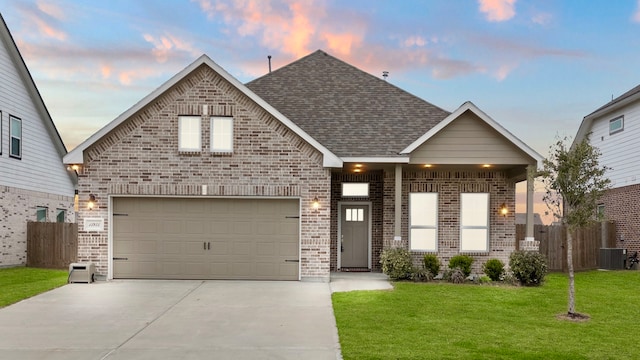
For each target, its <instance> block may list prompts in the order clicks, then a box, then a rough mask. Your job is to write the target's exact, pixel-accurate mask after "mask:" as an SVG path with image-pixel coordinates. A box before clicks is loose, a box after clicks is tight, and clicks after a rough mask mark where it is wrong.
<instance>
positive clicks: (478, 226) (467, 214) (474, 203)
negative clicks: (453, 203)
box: [460, 193, 489, 252]
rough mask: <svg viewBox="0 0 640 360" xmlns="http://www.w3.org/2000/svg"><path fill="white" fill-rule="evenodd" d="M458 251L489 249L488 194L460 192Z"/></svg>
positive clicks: (483, 250)
mask: <svg viewBox="0 0 640 360" xmlns="http://www.w3.org/2000/svg"><path fill="white" fill-rule="evenodd" d="M460 251H482V252H485V251H489V194H487V193H462V194H460Z"/></svg>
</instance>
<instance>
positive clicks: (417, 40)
mask: <svg viewBox="0 0 640 360" xmlns="http://www.w3.org/2000/svg"><path fill="white" fill-rule="evenodd" d="M427 43H428V41H427V40H426V39H425V38H424V37H422V36H419V35H414V36H409V37H408V38H406V39H405V40H404V42H403V43H402V45H404V46H405V47H412V46H425V45H427Z"/></svg>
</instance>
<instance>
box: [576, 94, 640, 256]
mask: <svg viewBox="0 0 640 360" xmlns="http://www.w3.org/2000/svg"><path fill="white" fill-rule="evenodd" d="M589 134H591V136H590V142H591V144H592V145H593V146H594V147H597V148H598V149H599V150H600V152H601V153H602V155H601V157H600V165H604V166H607V167H609V168H611V170H609V171H607V176H608V177H609V179H611V189H610V190H609V191H607V193H606V194H605V196H603V198H602V199H601V201H600V204H599V205H598V209H596V210H595V211H600V212H602V213H603V214H604V217H605V219H608V220H614V221H615V222H616V230H617V237H618V238H617V241H616V245H617V247H619V248H625V249H629V250H630V251H640V85H638V86H636V87H634V88H633V89H631V90H629V91H627V92H626V93H624V94H622V95H620V96H619V97H617V98H615V99H613V100H611V101H610V102H609V103H607V104H605V105H603V106H601V107H600V108H598V109H597V110H595V111H594V112H592V113H591V114H589V115H587V116H585V117H584V119H583V120H582V124H581V125H580V129H579V130H578V133H577V135H576V138H575V140H574V142H578V141H581V140H582V139H584V138H585V137H586V136H587V135H589Z"/></svg>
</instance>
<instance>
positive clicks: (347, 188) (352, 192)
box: [342, 183, 369, 197]
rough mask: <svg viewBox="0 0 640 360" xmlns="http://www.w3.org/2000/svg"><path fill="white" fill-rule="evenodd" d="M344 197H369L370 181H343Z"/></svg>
mask: <svg viewBox="0 0 640 360" xmlns="http://www.w3.org/2000/svg"><path fill="white" fill-rule="evenodd" d="M342 197H369V183H342Z"/></svg>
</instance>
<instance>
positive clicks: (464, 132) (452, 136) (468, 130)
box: [409, 110, 535, 165]
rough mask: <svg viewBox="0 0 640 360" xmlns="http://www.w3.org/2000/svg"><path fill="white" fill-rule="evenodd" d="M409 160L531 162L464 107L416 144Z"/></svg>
mask: <svg viewBox="0 0 640 360" xmlns="http://www.w3.org/2000/svg"><path fill="white" fill-rule="evenodd" d="M409 162H410V163H411V164H505V165H516V164H530V163H532V162H535V160H533V159H532V158H531V157H530V156H528V155H527V154H526V153H524V152H523V151H522V150H520V149H519V148H518V147H517V146H516V145H514V144H513V143H512V142H511V141H509V140H508V139H506V138H505V137H504V136H502V135H501V134H500V133H498V132H497V131H496V130H495V129H493V128H492V127H491V126H489V125H488V124H487V123H485V122H484V121H483V120H482V119H481V118H480V117H479V116H478V115H476V114H474V113H473V112H471V111H469V110H467V111H465V112H464V113H462V114H461V115H460V116H459V117H457V118H456V119H455V120H453V121H452V122H451V123H449V124H448V125H446V126H445V127H444V128H443V129H441V130H440V131H438V132H437V133H436V134H435V135H433V136H432V137H431V138H429V139H428V140H427V141H425V142H424V143H423V144H422V145H420V146H419V147H417V148H416V149H415V150H414V151H413V152H412V153H411V158H410V161H409Z"/></svg>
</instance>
